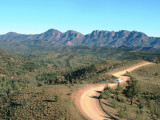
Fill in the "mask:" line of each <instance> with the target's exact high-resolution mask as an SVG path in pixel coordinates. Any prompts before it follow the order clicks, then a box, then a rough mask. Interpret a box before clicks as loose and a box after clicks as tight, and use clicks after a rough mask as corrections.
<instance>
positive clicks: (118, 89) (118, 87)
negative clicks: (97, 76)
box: [115, 82, 122, 99]
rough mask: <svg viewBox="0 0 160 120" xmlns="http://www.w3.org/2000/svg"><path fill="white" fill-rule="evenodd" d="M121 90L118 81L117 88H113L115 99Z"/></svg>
mask: <svg viewBox="0 0 160 120" xmlns="http://www.w3.org/2000/svg"><path fill="white" fill-rule="evenodd" d="M121 90H122V87H121V85H120V83H119V82H118V84H117V88H116V89H115V94H116V95H117V99H119V93H120V92H121Z"/></svg>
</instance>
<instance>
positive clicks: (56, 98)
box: [54, 94, 59, 102]
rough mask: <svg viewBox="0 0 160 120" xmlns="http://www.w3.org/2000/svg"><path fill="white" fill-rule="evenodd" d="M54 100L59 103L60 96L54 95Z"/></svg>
mask: <svg viewBox="0 0 160 120" xmlns="http://www.w3.org/2000/svg"><path fill="white" fill-rule="evenodd" d="M54 99H55V102H58V101H59V96H58V95H57V94H56V95H54Z"/></svg>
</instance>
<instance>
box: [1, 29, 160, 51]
mask: <svg viewBox="0 0 160 120" xmlns="http://www.w3.org/2000/svg"><path fill="white" fill-rule="evenodd" d="M0 44H1V46H2V47H4V46H12V47H13V46H14V47H16V46H21V47H23V48H25V47H26V46H32V47H34V46H40V45H42V46H63V45H67V46H77V45H87V46H109V47H116V48H148V49H149V48H154V49H160V38H158V37H149V36H147V35H146V34H144V33H143V32H137V31H127V30H121V31H118V32H115V31H99V30H95V31H93V32H92V33H90V34H86V35H83V34H81V33H79V32H76V31H73V30H68V31H67V32H65V33H62V32H60V31H58V30H55V29H50V30H48V31H46V32H44V33H41V34H35V35H25V34H18V33H14V32H9V33H7V34H5V35H0Z"/></svg>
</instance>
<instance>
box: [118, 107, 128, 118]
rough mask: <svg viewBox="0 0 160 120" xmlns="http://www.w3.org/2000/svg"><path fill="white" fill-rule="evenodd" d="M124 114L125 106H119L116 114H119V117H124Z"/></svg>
mask: <svg viewBox="0 0 160 120" xmlns="http://www.w3.org/2000/svg"><path fill="white" fill-rule="evenodd" d="M126 115H127V113H126V108H124V107H121V108H120V110H119V111H118V116H119V117H120V118H125V117H126Z"/></svg>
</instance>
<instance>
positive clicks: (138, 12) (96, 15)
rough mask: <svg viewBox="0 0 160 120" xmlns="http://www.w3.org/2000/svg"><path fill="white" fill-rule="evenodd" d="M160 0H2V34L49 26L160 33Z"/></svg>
mask: <svg viewBox="0 0 160 120" xmlns="http://www.w3.org/2000/svg"><path fill="white" fill-rule="evenodd" d="M159 6H160V0H0V34H5V33H7V32H17V33H23V34H37V33H42V32H45V31H47V30H48V29H52V28H53V29H57V30H59V31H61V32H66V31H67V30H75V31H78V32H80V33H82V34H88V33H91V32H92V31H93V30H108V31H119V30H129V31H133V30H136V31H140V32H144V33H146V34H147V35H149V36H154V37H160V7H159Z"/></svg>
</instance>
